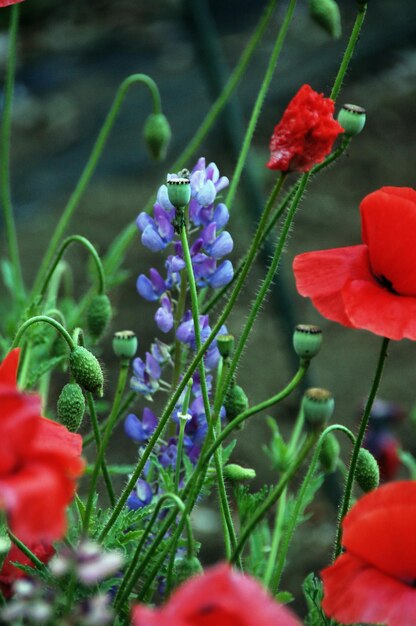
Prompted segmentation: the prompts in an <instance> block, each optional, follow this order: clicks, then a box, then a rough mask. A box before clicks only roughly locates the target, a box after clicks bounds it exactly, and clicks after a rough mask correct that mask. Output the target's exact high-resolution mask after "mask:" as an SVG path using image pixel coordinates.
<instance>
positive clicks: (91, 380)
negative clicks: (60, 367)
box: [69, 346, 104, 397]
mask: <svg viewBox="0 0 416 626" xmlns="http://www.w3.org/2000/svg"><path fill="white" fill-rule="evenodd" d="M69 367H70V369H71V374H72V376H73V377H74V378H75V380H76V382H77V383H78V384H79V385H80V386H81V387H82V388H83V389H85V390H86V391H91V393H96V394H98V395H99V396H100V397H101V396H102V395H103V386H104V376H103V372H102V370H101V366H100V364H99V362H98V360H97V359H96V357H95V356H94V355H93V354H92V352H90V351H89V350H87V349H86V348H84V347H82V346H78V347H76V348H74V349H73V350H71V353H70V355H69Z"/></svg>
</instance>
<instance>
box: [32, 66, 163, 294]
mask: <svg viewBox="0 0 416 626" xmlns="http://www.w3.org/2000/svg"><path fill="white" fill-rule="evenodd" d="M135 83H142V84H144V85H146V87H148V89H149V90H150V93H151V96H152V100H153V109H154V112H155V113H159V112H160V109H161V107H160V95H159V90H158V88H157V85H156V83H155V82H154V80H152V79H151V78H150V77H149V76H146V74H132V75H131V76H128V77H127V78H126V79H125V80H124V81H123V82H122V83H121V85H120V87H119V88H118V91H117V93H116V96H115V98H114V101H113V104H112V106H111V108H110V111H109V113H108V115H107V117H106V119H105V121H104V124H103V126H102V128H101V130H100V132H99V134H98V137H97V140H96V142H95V144H94V146H93V149H92V151H91V154H90V157H89V159H88V162H87V164H86V166H85V168H84V171H83V172H82V174H81V177H80V179H79V181H78V183H77V185H76V187H75V189H74V191H73V192H72V194H71V196H70V198H69V200H68V202H67V204H66V206H65V208H64V210H63V213H62V216H61V218H60V220H59V222H58V224H57V226H56V228H55V231H54V233H53V234H52V237H51V240H50V243H49V246H48V248H47V250H46V253H45V256H44V258H43V261H42V263H41V266H40V269H39V272H38V274H37V277H36V279H35V282H34V285H33V289H32V294H31V298H32V299H33V298H34V297H35V296H36V294H37V293H38V292H39V290H40V287H41V285H42V283H43V280H44V278H43V277H44V275H45V274H46V272H47V270H48V267H49V265H50V264H51V262H52V259H53V255H54V254H55V250H56V248H57V247H58V244H59V241H60V239H61V238H62V235H63V234H64V232H65V230H66V228H67V226H68V224H69V221H70V219H71V217H72V215H73V213H74V211H75V209H76V208H77V206H78V204H79V201H80V200H81V198H82V196H83V194H84V192H85V189H86V188H87V185H88V183H89V182H90V179H91V177H92V175H93V173H94V171H95V168H96V166H97V163H98V160H99V158H100V156H101V153H102V151H103V149H104V146H105V143H106V141H107V138H108V135H109V133H110V130H111V129H112V127H113V124H114V122H115V119H116V117H117V114H118V112H119V110H120V107H121V105H122V103H123V100H124V98H125V96H126V94H127V92H128V90H129V88H130V87H131V85H134V84H135Z"/></svg>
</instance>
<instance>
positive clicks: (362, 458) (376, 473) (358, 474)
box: [354, 448, 380, 493]
mask: <svg viewBox="0 0 416 626" xmlns="http://www.w3.org/2000/svg"><path fill="white" fill-rule="evenodd" d="M354 477H355V480H356V481H357V483H358V484H359V485H360V487H361V489H362V490H363V491H365V492H366V493H367V491H372V490H373V489H376V487H378V486H379V483H380V469H379V467H378V463H377V461H376V460H375V458H374V457H373V455H372V454H371V452H369V451H368V450H366V449H365V448H360V451H359V452H358V459H357V466H356V468H355V475H354Z"/></svg>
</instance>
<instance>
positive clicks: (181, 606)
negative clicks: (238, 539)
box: [133, 563, 299, 626]
mask: <svg viewBox="0 0 416 626" xmlns="http://www.w3.org/2000/svg"><path fill="white" fill-rule="evenodd" d="M160 624H166V625H167V624H169V626H271V625H272V624H273V625H274V626H299V622H298V620H297V619H296V618H295V617H294V616H293V614H292V613H291V612H290V611H289V610H288V609H286V608H285V607H283V606H281V605H280V604H278V603H277V602H275V600H273V599H272V598H271V597H270V596H269V595H268V594H267V593H266V592H265V590H264V589H263V588H262V587H261V586H260V585H259V583H257V582H256V581H255V580H253V579H252V578H250V577H249V576H244V575H243V574H240V573H238V572H235V571H233V570H232V569H231V567H230V566H229V565H227V564H225V563H224V564H221V565H217V566H216V567H213V568H211V569H209V570H208V571H207V572H206V573H205V574H203V575H202V576H195V577H193V578H191V579H190V580H188V581H186V583H185V584H184V585H182V586H181V587H179V589H177V590H176V591H175V592H174V593H173V594H172V596H171V598H170V599H169V602H168V603H167V604H166V605H165V606H163V607H162V608H160V609H150V608H148V607H146V606H143V605H137V606H135V607H134V609H133V626H160Z"/></svg>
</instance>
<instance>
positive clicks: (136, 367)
mask: <svg viewBox="0 0 416 626" xmlns="http://www.w3.org/2000/svg"><path fill="white" fill-rule="evenodd" d="M161 373H162V371H161V369H160V365H159V363H158V362H157V361H156V359H155V358H154V357H153V356H152V355H151V354H150V352H146V363H145V362H144V361H143V360H142V359H141V358H139V357H136V358H135V359H133V376H132V378H131V380H130V387H131V388H132V390H133V391H136V392H137V393H140V394H143V395H144V396H145V397H151V395H152V394H153V393H155V392H156V391H157V390H158V389H159V378H160V376H161Z"/></svg>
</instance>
